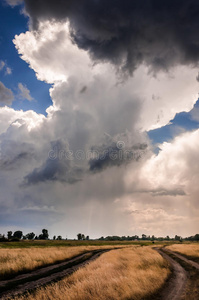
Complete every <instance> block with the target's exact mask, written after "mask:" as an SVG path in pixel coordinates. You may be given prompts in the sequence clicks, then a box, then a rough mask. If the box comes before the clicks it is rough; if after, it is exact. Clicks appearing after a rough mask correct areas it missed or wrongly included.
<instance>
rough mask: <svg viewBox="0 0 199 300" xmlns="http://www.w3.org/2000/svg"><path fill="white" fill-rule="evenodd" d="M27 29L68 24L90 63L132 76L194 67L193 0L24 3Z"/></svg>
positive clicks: (197, 50) (198, 24) (197, 53)
mask: <svg viewBox="0 0 199 300" xmlns="http://www.w3.org/2000/svg"><path fill="white" fill-rule="evenodd" d="M24 1H25V10H26V12H27V14H28V15H29V16H30V17H31V21H32V26H33V28H37V26H38V23H39V21H43V20H49V19H55V20H58V21H62V20H66V19H69V21H70V27H71V36H72V38H73V40H74V42H75V43H77V45H78V46H79V47H80V48H82V49H85V50H88V51H89V52H90V55H91V57H92V58H93V60H94V61H98V60H101V61H110V62H111V63H113V64H115V65H116V66H117V67H119V69H122V70H123V71H128V72H129V73H131V74H132V73H133V71H134V70H135V69H136V68H137V67H138V66H139V65H140V64H142V63H145V64H146V65H149V66H150V67H151V70H152V71H153V72H156V71H158V70H162V69H163V70H168V69H169V68H170V67H172V66H175V65H176V64H192V65H198V59H199V44H198V31H199V20H198V14H199V2H198V1H197V0H192V1H186V0H163V1H159V0H135V1H132V0H125V1H122V0H109V1H107V0H66V1H63V0H58V1H54V0H50V1H49V0H24Z"/></svg>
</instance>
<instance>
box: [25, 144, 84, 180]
mask: <svg viewBox="0 0 199 300" xmlns="http://www.w3.org/2000/svg"><path fill="white" fill-rule="evenodd" d="M51 147H52V148H51V151H49V153H48V158H47V160H46V162H45V163H44V164H43V165H42V166H41V167H40V168H36V169H34V170H33V171H32V172H31V173H30V174H28V175H27V176H25V178H24V184H25V185H30V184H37V183H40V182H47V181H60V182H67V183H71V184H72V183H75V182H77V181H79V180H81V179H80V176H81V174H82V170H81V168H78V167H75V166H74V165H73V160H72V157H71V155H70V152H69V150H68V146H67V144H66V143H65V142H64V141H62V140H57V141H54V142H51Z"/></svg>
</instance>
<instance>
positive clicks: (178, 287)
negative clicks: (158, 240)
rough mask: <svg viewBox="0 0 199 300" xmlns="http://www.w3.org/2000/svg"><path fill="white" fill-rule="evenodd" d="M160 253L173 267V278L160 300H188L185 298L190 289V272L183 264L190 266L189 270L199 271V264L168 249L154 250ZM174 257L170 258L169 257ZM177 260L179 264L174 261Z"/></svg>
mask: <svg viewBox="0 0 199 300" xmlns="http://www.w3.org/2000/svg"><path fill="white" fill-rule="evenodd" d="M154 249H155V250H156V251H158V253H160V254H161V255H162V256H163V257H164V258H165V259H166V260H167V261H168V262H169V263H170V265H171V267H172V270H173V274H172V276H171V279H170V280H169V282H168V284H167V285H166V287H165V288H164V289H163V290H162V291H161V292H160V299H161V300H171V299H172V300H183V299H187V298H186V297H185V294H186V293H185V291H186V288H187V287H188V284H190V283H189V282H188V280H189V278H190V274H189V272H187V271H186V270H185V268H184V267H183V266H182V265H181V263H182V262H183V263H186V264H188V266H189V268H190V267H191V268H194V269H196V270H199V264H198V263H196V262H194V261H192V260H189V259H188V258H185V257H184V256H182V255H180V254H178V253H175V252H173V251H171V250H169V249H166V248H161V249H160V248H154ZM168 254H169V255H172V257H173V258H172V257H170V256H169V255H168ZM174 258H177V259H178V262H177V261H176V260H175V259H174ZM179 261H180V263H179ZM190 299H198V298H190Z"/></svg>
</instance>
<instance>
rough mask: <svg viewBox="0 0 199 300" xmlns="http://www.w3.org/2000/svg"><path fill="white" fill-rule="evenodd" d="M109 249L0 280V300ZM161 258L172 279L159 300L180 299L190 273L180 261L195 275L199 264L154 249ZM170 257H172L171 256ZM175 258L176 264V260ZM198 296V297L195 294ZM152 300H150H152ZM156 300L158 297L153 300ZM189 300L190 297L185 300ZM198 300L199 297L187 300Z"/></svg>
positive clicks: (53, 278) (67, 271) (61, 274)
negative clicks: (165, 261)
mask: <svg viewBox="0 0 199 300" xmlns="http://www.w3.org/2000/svg"><path fill="white" fill-rule="evenodd" d="M110 250H111V249H103V250H100V249H99V250H93V251H89V252H87V253H84V254H81V255H78V256H76V257H74V258H72V259H70V260H67V261H64V262H60V263H56V264H53V265H51V266H47V267H43V268H40V269H38V270H34V271H31V272H29V273H26V274H22V275H17V276H16V277H14V278H12V279H8V280H4V281H0V299H8V298H10V299H12V297H14V296H16V295H19V294H22V293H25V292H26V291H30V290H34V289H36V288H38V287H41V286H43V285H46V284H49V283H51V282H53V281H56V280H60V279H61V278H63V277H65V276H68V275H70V274H72V273H73V272H75V271H76V270H77V269H79V268H81V267H84V266H85V265H86V264H87V263H89V262H91V261H92V260H94V259H96V258H97V257H99V256H100V255H101V254H103V253H105V252H107V251H110ZM154 250H156V251H157V252H158V253H159V254H160V255H162V256H163V257H164V258H165V259H166V260H167V261H168V262H169V264H170V265H171V267H172V271H173V272H172V276H171V278H170V279H169V280H168V282H167V283H166V284H165V287H164V288H163V289H162V291H160V292H159V294H158V299H160V300H183V299H187V298H186V297H185V294H186V293H185V291H186V288H187V285H188V281H189V277H190V274H189V272H187V271H186V270H185V268H184V267H183V266H182V265H181V262H182V261H183V263H186V264H188V266H189V268H192V269H194V270H195V271H196V272H198V270H199V264H198V263H196V262H194V261H192V260H189V259H187V258H185V257H184V256H182V255H180V254H177V253H175V252H173V251H171V250H168V249H166V248H154ZM170 255H172V257H171V256H170ZM175 258H177V260H178V261H176V260H175ZM197 295H198V294H197ZM152 299H153V298H152ZM155 299H157V298H155ZM188 299H189V298H188ZM190 299H199V298H193V297H192V298H190Z"/></svg>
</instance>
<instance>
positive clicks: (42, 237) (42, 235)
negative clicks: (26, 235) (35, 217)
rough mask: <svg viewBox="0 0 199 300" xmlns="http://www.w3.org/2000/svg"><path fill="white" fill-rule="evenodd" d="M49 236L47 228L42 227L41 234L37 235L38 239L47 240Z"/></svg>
mask: <svg viewBox="0 0 199 300" xmlns="http://www.w3.org/2000/svg"><path fill="white" fill-rule="evenodd" d="M48 237H49V234H48V230H47V229H42V234H40V235H39V239H40V240H47V239H48Z"/></svg>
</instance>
